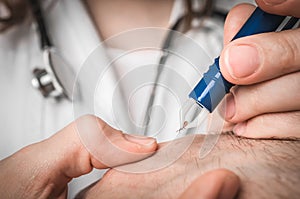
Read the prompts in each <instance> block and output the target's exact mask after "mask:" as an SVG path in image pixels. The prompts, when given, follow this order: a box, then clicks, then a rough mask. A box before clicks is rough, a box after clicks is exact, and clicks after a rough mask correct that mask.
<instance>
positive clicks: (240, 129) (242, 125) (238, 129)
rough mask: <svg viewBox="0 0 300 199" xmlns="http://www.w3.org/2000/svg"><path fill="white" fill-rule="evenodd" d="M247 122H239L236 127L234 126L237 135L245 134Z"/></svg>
mask: <svg viewBox="0 0 300 199" xmlns="http://www.w3.org/2000/svg"><path fill="white" fill-rule="evenodd" d="M246 125H247V123H246V122H242V123H238V124H237V125H235V127H234V128H233V130H232V131H233V133H235V134H236V135H243V134H244V133H245V131H246Z"/></svg>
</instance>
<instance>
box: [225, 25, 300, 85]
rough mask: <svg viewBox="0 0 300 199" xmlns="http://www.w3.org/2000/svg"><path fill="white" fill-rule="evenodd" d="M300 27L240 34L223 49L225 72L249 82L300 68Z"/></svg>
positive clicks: (241, 82)
mask: <svg viewBox="0 0 300 199" xmlns="http://www.w3.org/2000/svg"><path fill="white" fill-rule="evenodd" d="M299 35H300V29H299V28H298V29H295V30H287V31H282V32H278V33H275V32H272V33H264V34H258V35H252V36H249V37H244V38H240V39H237V40H234V41H232V42H231V43H229V44H228V45H227V46H226V47H225V48H224V50H223V51H222V55H221V59H220V67H221V72H222V74H223V76H224V77H225V78H226V79H227V80H228V81H230V82H232V83H234V84H237V85H248V84H254V83H258V82H262V81H265V80H270V79H273V78H276V77H279V76H283V75H286V74H288V73H291V72H296V71H300V37H299Z"/></svg>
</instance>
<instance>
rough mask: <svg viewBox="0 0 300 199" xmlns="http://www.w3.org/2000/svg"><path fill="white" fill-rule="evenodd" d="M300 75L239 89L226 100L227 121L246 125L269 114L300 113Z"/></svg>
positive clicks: (234, 90) (295, 74)
mask: <svg viewBox="0 0 300 199" xmlns="http://www.w3.org/2000/svg"><path fill="white" fill-rule="evenodd" d="M298 91H300V72H297V73H292V74H289V75H286V76H283V77H280V78H277V79H273V80H270V81H266V82H262V83H259V84H254V85H250V86H237V87H234V88H233V89H232V90H231V93H230V94H228V95H227V96H226V100H225V102H226V105H225V109H226V110H225V119H226V120H227V121H230V122H232V123H239V122H243V121H246V120H248V119H250V118H252V117H255V116H258V115H262V114H265V113H277V112H287V111H294V110H300V94H299V92H298Z"/></svg>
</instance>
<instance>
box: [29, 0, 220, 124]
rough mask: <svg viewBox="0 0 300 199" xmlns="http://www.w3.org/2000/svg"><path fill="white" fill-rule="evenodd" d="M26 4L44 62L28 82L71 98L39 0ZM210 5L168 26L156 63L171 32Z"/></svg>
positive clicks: (63, 65)
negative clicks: (28, 6) (35, 26)
mask: <svg viewBox="0 0 300 199" xmlns="http://www.w3.org/2000/svg"><path fill="white" fill-rule="evenodd" d="M29 3H30V6H31V9H32V13H33V17H34V19H35V22H36V25H37V30H38V31H37V32H38V34H39V38H40V49H41V51H42V54H43V61H44V66H43V67H35V68H34V69H33V79H32V81H31V83H32V85H33V87H34V88H36V89H38V90H39V91H40V93H41V94H42V95H43V96H44V97H45V98H55V99H63V98H65V99H68V100H71V99H72V91H73V84H74V81H73V80H74V78H73V77H71V78H70V77H69V76H70V75H68V74H67V73H68V72H65V71H68V70H70V67H69V66H68V64H67V62H66V61H65V60H64V59H63V58H62V56H60V55H59V53H57V51H56V49H55V47H54V45H53V43H52V41H51V40H50V37H49V33H48V30H47V27H46V24H45V20H44V16H43V12H42V8H41V5H40V3H39V0H29ZM212 5H213V1H210V0H206V1H205V2H204V9H202V12H194V13H192V15H183V16H182V17H180V18H179V19H178V20H177V21H176V23H175V24H174V25H173V26H172V27H171V28H170V31H169V33H168V34H167V36H166V39H165V41H164V42H163V45H162V48H161V49H162V52H163V54H162V56H161V58H160V60H159V63H158V64H159V65H164V64H165V63H166V60H167V59H168V57H169V53H168V49H169V47H170V45H171V43H172V40H173V36H174V32H175V31H180V29H189V28H190V27H184V22H185V21H186V20H187V21H189V22H188V23H189V24H188V26H191V23H192V21H193V20H194V19H199V18H201V17H204V16H207V15H208V13H209V11H214V10H213V9H212ZM214 14H217V15H219V16H221V17H223V18H225V15H224V14H223V13H218V12H216V11H214ZM159 70H162V68H159ZM161 72H162V71H157V77H156V81H159V78H160V74H161ZM70 79H71V80H70ZM156 89H157V88H156V86H154V87H153V90H152V93H151V97H150V99H149V101H148V105H147V107H151V106H152V104H153V101H154V96H155V93H156ZM147 110H148V109H147ZM146 115H147V114H146ZM145 121H146V122H148V121H147V119H145Z"/></svg>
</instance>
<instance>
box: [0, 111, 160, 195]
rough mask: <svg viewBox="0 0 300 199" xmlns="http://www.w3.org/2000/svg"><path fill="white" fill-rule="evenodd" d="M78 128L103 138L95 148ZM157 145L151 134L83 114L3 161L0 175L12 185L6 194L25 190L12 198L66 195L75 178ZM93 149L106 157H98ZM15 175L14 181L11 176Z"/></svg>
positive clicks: (134, 158)
mask: <svg viewBox="0 0 300 199" xmlns="http://www.w3.org/2000/svg"><path fill="white" fill-rule="evenodd" d="M79 131H86V133H87V137H88V138H89V139H94V138H95V137H92V136H91V135H90V134H88V133H89V132H88V131H93V132H94V133H98V134H99V135H100V136H98V138H100V139H101V140H93V141H94V142H95V143H98V146H97V149H96V151H93V152H92V151H90V149H87V148H86V147H85V146H84V144H83V143H82V140H84V139H85V138H83V137H82V136H81V137H79V134H80V133H79ZM85 141H86V140H85ZM156 147H157V144H156V142H155V140H154V139H152V138H144V137H133V136H129V135H125V134H123V133H122V132H120V131H117V130H115V129H113V128H111V127H110V126H108V125H107V124H106V123H105V122H103V121H102V120H100V119H99V118H96V117H94V116H84V117H81V118H79V119H77V120H76V121H75V122H73V123H71V124H70V125H68V126H67V127H65V128H64V129H62V130H61V131H60V132H58V133H57V134H55V135H53V136H52V137H50V138H49V139H47V140H45V141H42V142H40V143H37V144H33V145H30V146H28V147H25V148H24V149H22V150H20V151H19V152H17V153H15V154H14V155H13V156H11V157H9V158H7V159H6V160H5V162H1V164H0V170H1V173H2V174H1V177H4V178H1V179H10V182H11V183H10V184H11V186H13V187H11V188H12V189H10V188H9V185H7V186H8V188H7V189H6V193H7V194H10V195H13V194H15V193H16V192H14V191H13V190H19V192H22V191H23V192H24V193H20V194H21V195H22V196H23V195H24V197H21V196H20V195H16V197H12V198H36V197H38V196H39V197H41V198H43V196H44V198H52V197H65V194H66V188H67V183H68V182H69V181H70V180H72V178H74V177H78V176H81V175H84V174H87V173H89V172H90V171H92V169H93V168H98V169H103V168H107V167H111V166H117V165H121V164H126V163H130V162H134V161H137V160H140V159H143V158H146V157H148V156H150V155H151V154H152V153H153V152H154V151H155V149H156ZM91 153H92V154H95V155H97V156H102V155H103V156H105V158H106V159H101V160H99V157H96V156H94V155H92V154H91ZM102 160H103V161H104V162H101V161H102ZM1 166H2V167H1ZM3 169H4V170H3ZM2 171H4V172H2ZM18 172H19V173H18ZM3 175H4V176H3ZM16 176H17V179H15V182H14V181H13V180H12V179H13V178H16ZM0 183H1V182H0ZM18 185H19V186H20V187H18ZM24 187H25V189H24ZM2 196H3V195H2ZM4 198H5V195H4Z"/></svg>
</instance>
